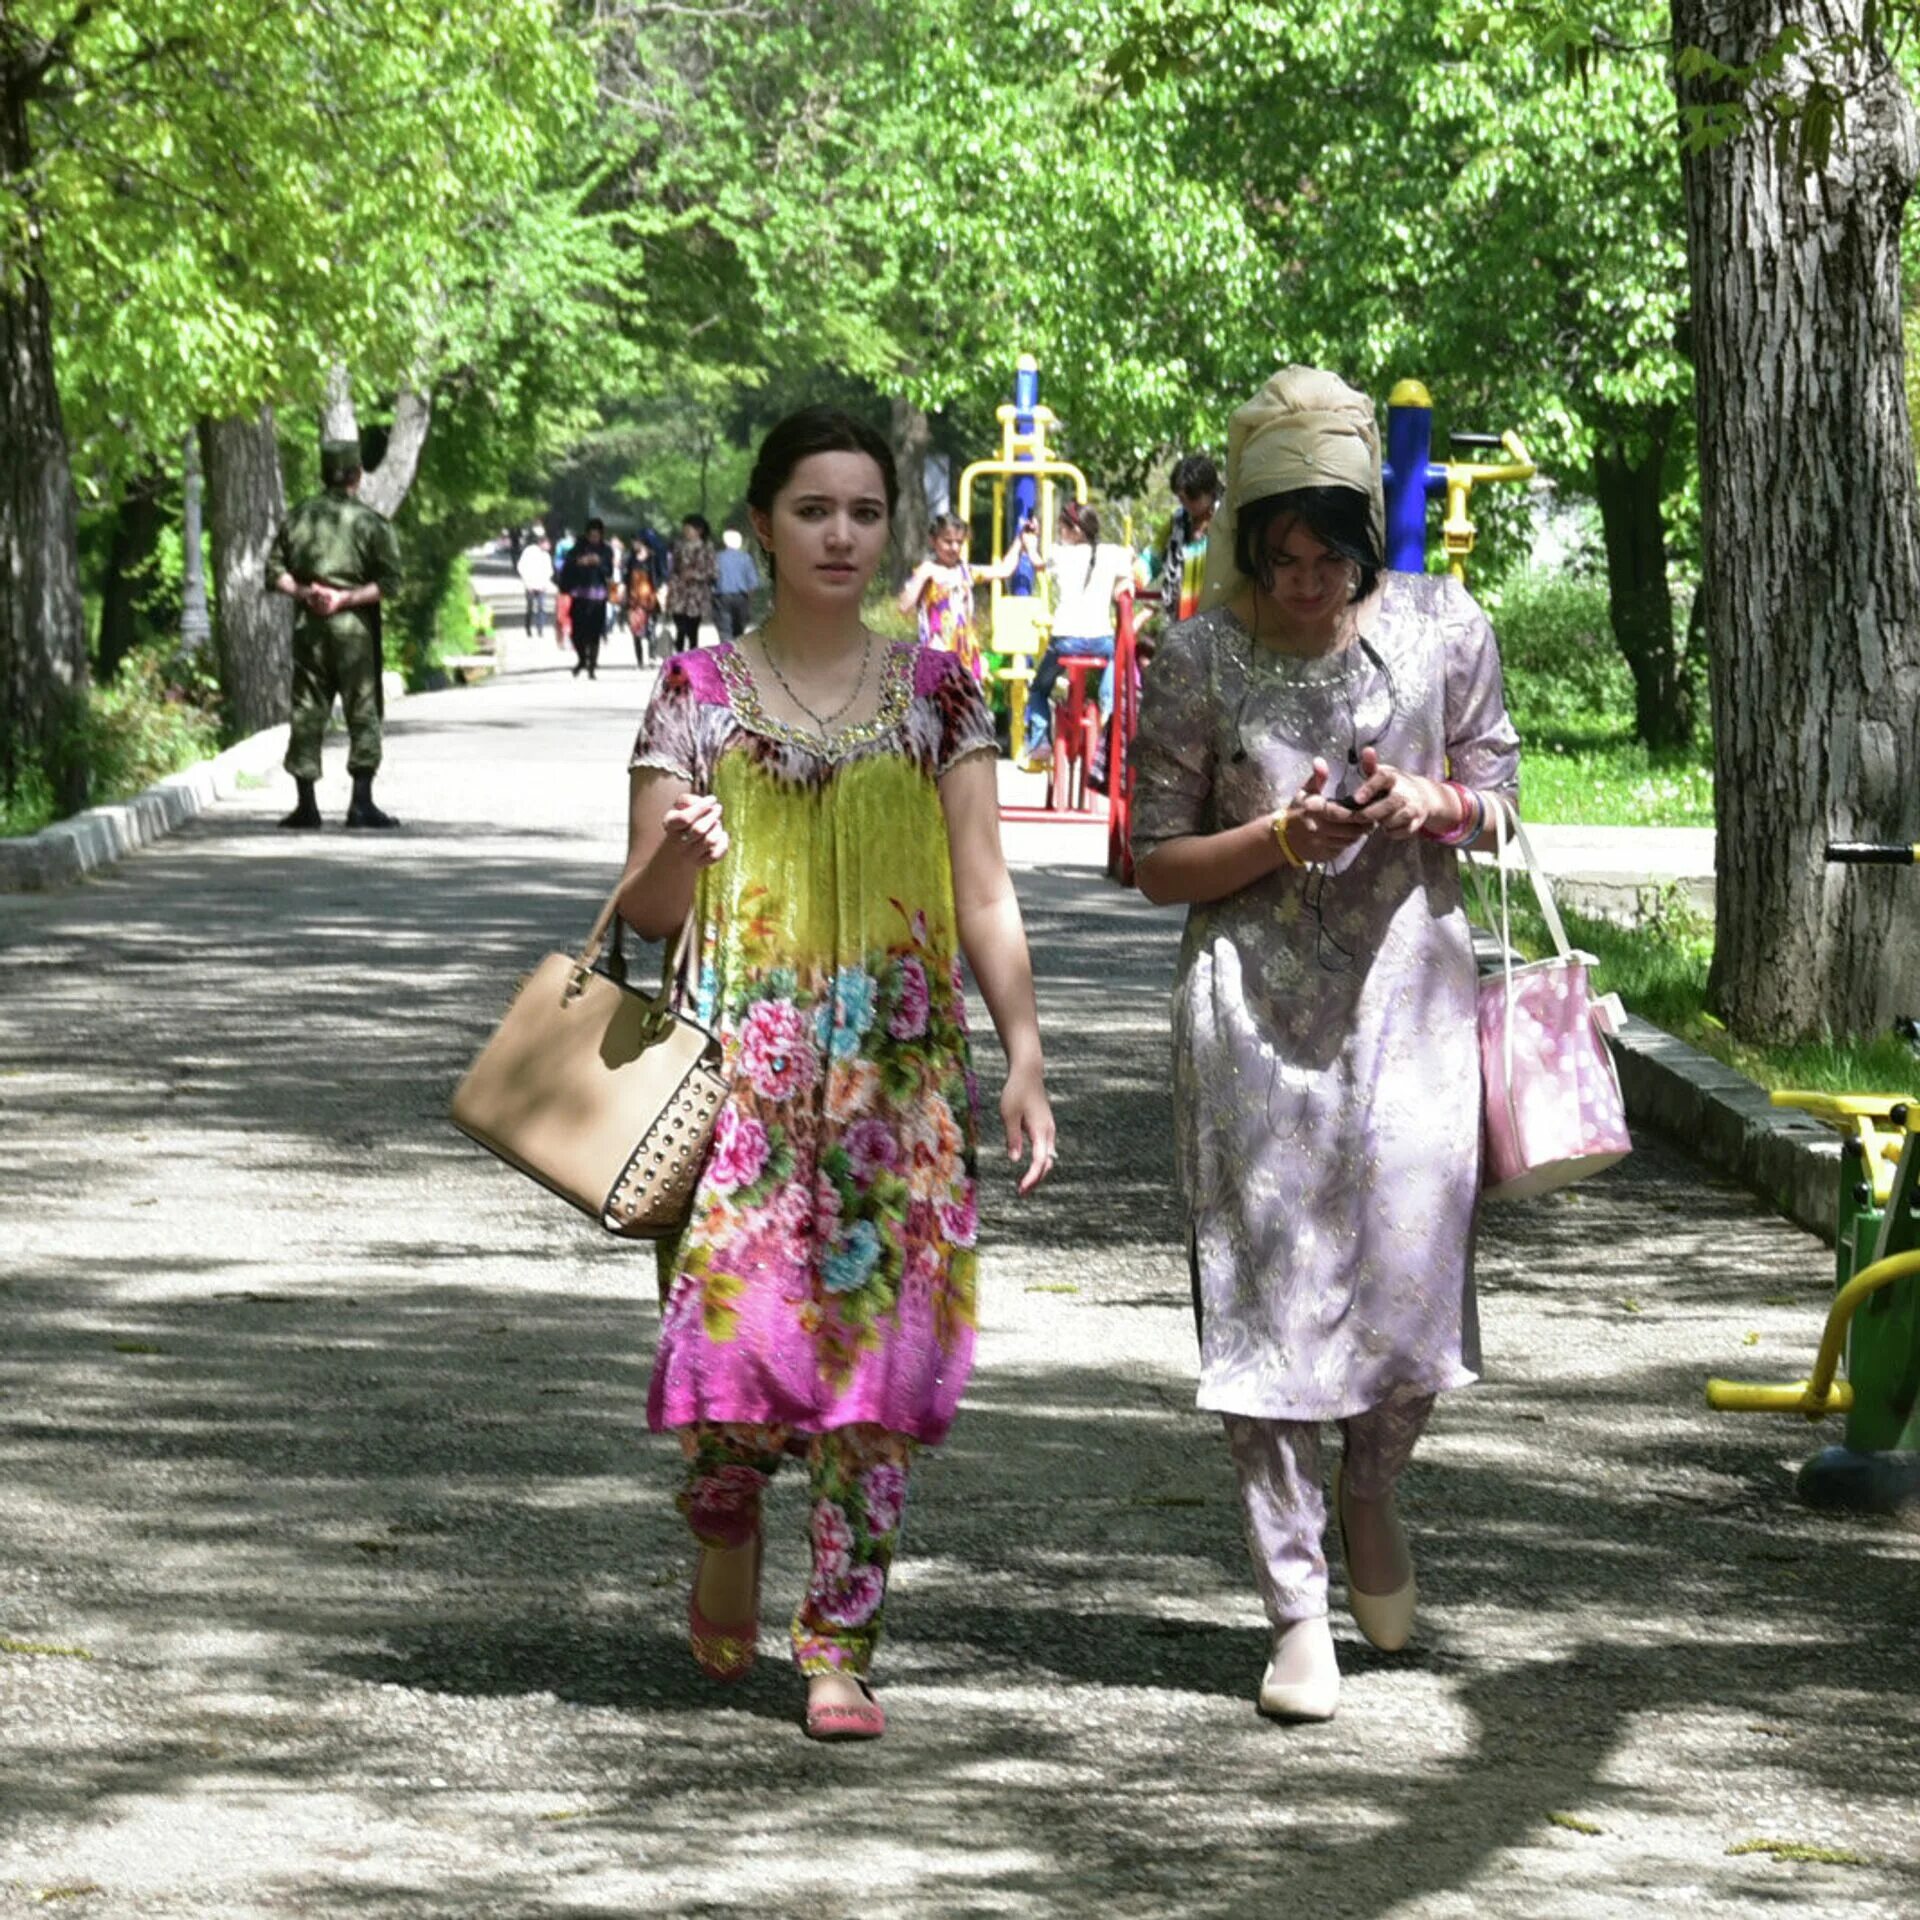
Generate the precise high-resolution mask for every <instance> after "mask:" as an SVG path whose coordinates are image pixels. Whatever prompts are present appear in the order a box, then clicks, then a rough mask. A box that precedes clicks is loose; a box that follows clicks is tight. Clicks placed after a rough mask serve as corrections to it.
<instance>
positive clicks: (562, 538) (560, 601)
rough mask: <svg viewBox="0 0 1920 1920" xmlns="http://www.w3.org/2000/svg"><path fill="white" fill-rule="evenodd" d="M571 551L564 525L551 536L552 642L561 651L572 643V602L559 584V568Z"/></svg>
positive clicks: (570, 542)
mask: <svg viewBox="0 0 1920 1920" xmlns="http://www.w3.org/2000/svg"><path fill="white" fill-rule="evenodd" d="M572 551H573V535H572V534H570V533H569V532H568V531H567V530H566V528H565V527H562V528H561V529H560V531H559V532H558V533H556V534H555V535H554V536H553V573H554V594H553V634H554V639H553V643H554V645H555V646H556V647H558V648H559V649H560V651H561V652H562V653H565V652H566V650H567V649H568V648H569V647H570V646H572V645H573V602H572V601H571V600H570V599H569V598H568V597H567V592H566V589H565V588H564V587H562V586H561V585H560V569H561V568H562V567H564V566H565V565H566V564H567V555H568V554H570V553H571V552H572Z"/></svg>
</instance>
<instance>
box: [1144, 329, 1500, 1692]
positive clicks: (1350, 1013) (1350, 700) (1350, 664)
mask: <svg viewBox="0 0 1920 1920" xmlns="http://www.w3.org/2000/svg"><path fill="white" fill-rule="evenodd" d="M1384 527H1385V509H1384V503H1383V500H1382V496H1381V486H1380V440H1379V431H1378V428H1377V425H1376V423H1375V420H1374V412H1373V402H1372V401H1371V400H1370V399H1368V398H1367V396H1366V395H1365V394H1362V393H1356V392H1355V391H1354V390H1353V389H1352V388H1351V387H1349V386H1347V385H1346V384H1345V383H1344V382H1343V381H1341V380H1338V379H1336V378H1335V377H1334V376H1333V375H1332V374H1330V373H1322V372H1318V371H1316V370H1314V369H1312V368H1307V367H1289V368H1287V369H1285V370H1284V371H1283V372H1281V373H1277V374H1275V375H1274V377H1273V378H1272V379H1271V380H1270V381H1268V383H1267V384H1266V386H1264V387H1263V388H1262V389H1261V390H1260V392H1259V393H1258V394H1257V395H1256V396H1255V397H1254V399H1252V400H1251V401H1249V402H1248V403H1247V405H1245V406H1244V407H1242V408H1240V409H1239V411H1238V412H1236V413H1235V414H1234V416H1233V422H1232V430H1231V437H1230V440H1229V446H1228V457H1227V489H1226V499H1225V503H1224V505H1223V506H1222V508H1221V511H1220V514H1219V517H1218V519H1217V520H1216V522H1215V525H1214V527H1213V530H1212V532H1211V535H1210V538H1209V541H1208V547H1207V572H1206V580H1205V584H1204V587H1203V589H1202V594H1201V601H1202V611H1201V612H1200V614H1199V615H1198V616H1197V617H1196V618H1194V619H1192V620H1188V621H1185V622H1184V623H1182V624H1181V625H1178V626H1176V627H1174V628H1173V630H1172V631H1171V632H1170V633H1168V634H1166V635H1165V636H1164V638H1163V639H1162V640H1161V643H1160V647H1159V650H1158V652H1157V653H1156V654H1155V655H1154V659H1153V665H1152V666H1151V668H1149V670H1148V672H1147V680H1146V689H1145V694H1144V698H1143V702H1142V710H1141V716H1140V731H1139V736H1138V739H1137V741H1136V743H1135V747H1134V756H1135V765H1136V768H1137V784H1136V787H1135V795H1134V820H1133V850H1134V857H1135V861H1136V863H1137V866H1136V871H1137V873H1138V877H1139V883H1140V890H1141V891H1142V892H1143V893H1144V894H1145V895H1146V896H1147V898H1148V899H1149V900H1153V901H1156V902H1159V903H1163V904H1164V903H1169V902H1180V903H1183V904H1185V905H1186V906H1187V907H1188V908H1189V912H1188V915H1187V927H1186V937H1185V939H1184V940H1183V941H1182V943H1181V949H1180V961H1179V968H1178V972H1177V974H1176V978H1175V983H1174V998H1173V1041H1174V1045H1173V1083H1174V1152H1175V1160H1176V1164H1177V1167H1178V1171H1179V1178H1180V1190H1181V1195H1182V1198H1183V1200H1184V1203H1185V1208H1186V1215H1187V1244H1188V1256H1189V1259H1190V1261H1191V1265H1192V1275H1191V1278H1192V1284H1193V1302H1194V1313H1195V1317H1196V1319H1197V1321H1198V1331H1199V1340H1200V1391H1199V1396H1198V1398H1199V1404H1200V1405H1201V1406H1202V1407H1207V1408H1211V1409H1212V1410H1213V1411H1214V1412H1216V1413H1218V1414H1219V1415H1220V1416H1221V1417H1222V1419H1223V1420H1224V1421H1225V1423H1226V1430H1227V1444H1228V1448H1229V1450H1230V1452H1231V1453H1232V1456H1233V1462H1234V1466H1235V1468H1236V1470H1237V1472H1238V1475H1239V1480H1240V1499H1241V1507H1242V1517H1243V1519H1244V1522H1245V1526H1246V1532H1247V1538H1248V1541H1249V1543H1250V1545H1251V1547H1252V1550H1253V1563H1254V1575H1255V1578H1256V1580H1257V1582H1258V1584H1259V1587H1260V1592H1261V1597H1262V1599H1263V1600H1264V1602H1265V1605H1266V1611H1267V1617H1268V1620H1269V1621H1270V1622H1271V1624H1272V1627H1273V1646H1272V1655H1271V1658H1270V1660H1269V1662H1268V1666H1267V1671H1266V1676H1265V1678H1264V1679H1263V1681H1262V1682H1261V1686H1260V1693H1259V1702H1260V1705H1261V1707H1262V1709H1263V1710H1264V1711H1266V1712H1268V1713H1271V1714H1273V1715H1275V1716H1276V1717H1278V1718H1282V1719H1292V1720H1325V1719H1328V1718H1330V1717H1331V1715H1332V1714H1333V1711H1334V1707H1335V1704H1336V1702H1337V1700H1338V1697H1339V1690H1340V1669H1339V1665H1338V1663H1337V1661H1336V1659H1335V1657H1334V1648H1333V1636H1332V1634H1331V1632H1330V1631H1329V1629H1328V1625H1327V1562H1326V1554H1325V1550H1324V1547H1323V1544H1322V1535H1323V1533H1324V1532H1325V1530H1326V1524H1327V1500H1326V1496H1325V1494H1324V1493H1323V1491H1322V1487H1321V1480H1320V1427H1321V1423H1322V1422H1323V1421H1328V1420H1333V1421H1338V1422H1339V1423H1340V1425H1341V1427H1342V1429H1343V1431H1344V1434H1345V1450H1344V1453H1343V1456H1342V1462H1341V1465H1340V1467H1339V1468H1338V1469H1337V1470H1336V1471H1335V1474H1334V1478H1333V1503H1332V1504H1333V1519H1334V1527H1335V1530H1336V1531H1337V1532H1338V1534H1339V1536H1340V1541H1341V1546H1342V1552H1343V1558H1344V1559H1345V1562H1346V1574H1347V1604H1348V1606H1349V1607H1350V1608H1351V1609H1352V1612H1353V1616H1354V1619H1355V1620H1356V1621H1357V1622H1358V1623H1359V1626H1360V1629H1361V1631H1362V1632H1363V1633H1364V1634H1365V1635H1366V1636H1367V1638H1368V1639H1369V1640H1371V1641H1372V1642H1373V1643H1374V1644H1375V1645H1376V1646H1378V1647H1382V1648H1385V1649H1387V1650H1389V1651H1391V1650H1393V1649H1396V1648H1398V1647H1400V1646H1402V1645H1404V1644H1405V1642H1406V1640H1407V1638H1408V1636H1409V1635H1410V1634H1411V1632H1412V1630H1413V1615H1414V1600H1415V1584H1414V1575H1413V1562H1412V1558H1411V1555H1410V1554H1409V1552H1408V1549H1407V1543H1406V1540H1405V1537H1404V1535H1403V1533H1402V1531H1401V1527H1400V1521H1399V1515H1398V1512H1397V1509H1396V1507H1395V1503H1394V1486H1395V1482H1396V1481H1397V1480H1398V1478H1399V1476H1400V1473H1401V1471H1402V1469H1403V1468H1404V1467H1405V1466H1406V1465H1407V1463H1408V1461H1409V1460H1410V1459H1411V1457H1412V1454H1413V1449H1414V1445H1415V1442H1416V1441H1417V1440H1418V1439H1419V1437H1420V1433H1421V1431H1422V1429H1423V1428H1424V1427H1425V1426H1426V1423H1427V1418H1428V1416H1429V1414H1430V1413H1431V1412H1432V1410H1433V1403H1434V1396H1435V1395H1436V1394H1438V1393H1442V1392H1444V1391H1446V1390H1447V1389H1449V1388H1452V1387H1459V1386H1465V1385H1467V1384H1468V1383H1469V1382H1471V1381H1472V1380H1473V1379H1474V1378H1475V1377H1476V1373H1475V1370H1476V1369H1477V1367H1478V1366H1479V1335H1478V1322H1477V1317H1476V1314H1475V1309H1474V1297H1473V1240H1474V1225H1475V1219H1476V1207H1477V1201H1478V1195H1479V1185H1480V1051H1479V1045H1478V1037H1477V1028H1476V1020H1475V998H1476V983H1475V969H1474V958H1473V942H1472V938H1471V935H1470V933H1469V929H1468V926H1467V919H1466V915H1465V913H1464V912H1463V911H1462V909H1461V902H1460V878H1459V870H1458V869H1459V859H1458V855H1459V852H1460V850H1461V849H1463V848H1466V847H1470V846H1474V845H1477V844H1478V843H1479V840H1480V837H1481V835H1482V833H1483V832H1484V831H1485V828H1486V822H1487V819H1488V817H1489V812H1490V809H1491V808H1493V807H1495V806H1501V805H1508V804H1510V803H1511V802H1512V800H1513V797H1514V793H1515V790H1516V787H1517V783H1518V779H1519V764H1520V759H1519V741H1518V739H1517V737H1516V735H1515V733H1514V730H1513V723H1512V722H1511V721H1510V720H1509V719H1508V717H1507V710H1506V704H1505V700H1504V698H1503V696H1502V692H1501V680H1500V656H1499V652H1498V649H1497V648H1496V647H1495V645H1494V639H1493V630H1492V628H1491V627H1490V626H1489V625H1488V624H1487V619H1486V616H1485V615H1484V614H1483V613H1482V612H1481V611H1480V609H1479V608H1478V607H1477V606H1475V605H1474V603H1473V601H1472V600H1471V599H1469V598H1468V596H1467V591H1466V589H1465V588H1464V587H1462V586H1461V585H1460V584H1459V583H1458V582H1457V581H1455V580H1453V579H1452V578H1451V577H1449V576H1448V575H1445V574H1415V573H1387V572H1383V571H1382V561H1381V550H1382V542H1383V532H1384ZM1487 837H1488V838H1489V839H1491V837H1492V836H1491V834H1488V835H1487Z"/></svg>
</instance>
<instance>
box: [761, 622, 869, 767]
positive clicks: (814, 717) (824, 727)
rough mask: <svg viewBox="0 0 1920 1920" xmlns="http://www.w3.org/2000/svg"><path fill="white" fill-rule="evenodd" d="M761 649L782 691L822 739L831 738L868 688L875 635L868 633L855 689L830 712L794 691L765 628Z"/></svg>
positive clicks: (855, 681)
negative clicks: (815, 707)
mask: <svg viewBox="0 0 1920 1920" xmlns="http://www.w3.org/2000/svg"><path fill="white" fill-rule="evenodd" d="M760 651H761V652H762V653H763V654H765V655H766V657H767V665H768V666H770V667H771V668H772V669H773V677H774V679H775V680H777V681H778V682H779V683H780V691H781V692H782V693H784V694H785V695H786V696H787V698H788V699H789V700H791V701H792V702H793V704H794V705H795V706H796V707H798V708H799V709H800V711H801V712H802V713H804V714H805V715H806V716H807V718H808V719H809V720H811V721H812V722H813V724H814V726H815V727H816V728H817V729H818V731H819V734H820V738H821V739H822V740H830V739H832V737H833V729H834V727H835V725H836V724H837V723H838V722H839V721H840V720H841V719H842V717H843V716H844V715H846V714H847V713H848V712H849V711H851V709H852V707H853V704H854V702H855V701H856V700H858V699H859V698H860V695H861V693H862V692H863V691H864V690H865V688H866V684H867V668H868V667H869V666H871V665H872V664H873V635H872V633H871V632H869V633H868V634H867V644H866V650H865V651H864V652H863V653H862V654H861V656H860V672H859V674H858V675H857V676H856V677H855V679H854V683H853V691H852V692H851V693H850V694H848V695H847V697H846V698H845V699H844V700H842V701H841V702H840V704H839V705H838V706H837V707H835V708H834V710H833V711H832V712H831V713H828V714H820V713H815V712H814V710H813V709H812V708H811V707H810V706H808V705H807V703H806V702H805V701H804V700H802V699H801V698H800V696H799V695H798V694H797V693H795V692H794V690H793V683H792V682H791V681H790V680H789V679H788V678H787V676H786V675H785V674H784V673H782V672H781V671H780V662H779V661H778V660H777V659H775V658H774V652H773V648H772V647H771V646H769V645H768V644H767V636H766V633H765V632H764V630H763V631H762V633H761V635H760Z"/></svg>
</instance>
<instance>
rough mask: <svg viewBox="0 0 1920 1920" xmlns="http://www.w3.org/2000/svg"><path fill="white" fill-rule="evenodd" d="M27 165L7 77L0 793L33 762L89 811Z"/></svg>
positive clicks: (78, 636) (83, 662) (80, 641)
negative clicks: (22, 213)
mask: <svg viewBox="0 0 1920 1920" xmlns="http://www.w3.org/2000/svg"><path fill="white" fill-rule="evenodd" d="M31 161H32V149H31V146H30V144H29V141H28V134H27V82H26V80H25V78H24V77H23V76H20V75H18V74H16V73H15V72H14V71H13V70H11V69H7V70H5V71H4V72H0V168H4V171H5V175H6V177H7V180H8V183H9V189H10V190H9V192H8V196H7V197H8V199H9V201H10V202H11V203H12V204H13V206H14V207H15V208H21V207H24V208H25V209H26V218H25V221H24V223H23V225H22V227H21V228H20V229H19V231H18V232H17V234H16V235H15V238H16V240H17V241H18V245H17V246H15V247H12V248H10V249H8V250H7V251H5V252H0V558H4V560H5V566H4V568H0V787H3V788H4V790H5V791H6V792H8V793H12V792H13V790H14V788H15V785H16V783H17V782H18V780H19V777H20V775H21V773H22V772H23V771H24V770H25V768H26V766H27V765H29V764H32V763H37V764H38V765H40V766H41V767H42V768H43V769H44V770H45V772H46V776H47V781H48V784H49V785H50V786H51V787H52V789H53V798H54V802H55V804H56V805H57V806H58V807H59V808H60V810H61V811H62V812H63V813H71V812H74V811H77V810H78V809H79V808H81V807H84V806H85V805H86V804H87V764H86V760H85V758H84V756H83V755H82V754H81V753H79V752H78V751H77V750H76V749H77V746H78V742H77V740H76V737H75V727H76V723H77V721H78V718H79V715H80V712H81V709H82V707H83V704H84V702H85V699H86V692H87V630H86V613H85V610H84V608H83V607H82V605H81V601H80V551H79V510H78V506H77V503H76V502H75V499H74V493H73V468H72V465H71V463H70V461H69V459H68V456H67V432H66V426H65V423H64V422H63V421H62V420H61V417H60V393H59V388H58V387H57V386H56V384H55V381H54V372H53V320H52V312H51V308H50V305H49V302H48V299H47V284H46V281H45V280H44V279H43V278H42V276H41V236H40V223H39V218H38V215H37V214H36V213H35V212H34V211H33V205H32V201H31V198H30V197H26V196H22V195H20V193H19V188H18V183H19V182H20V181H21V179H22V177H23V176H24V175H25V174H26V173H27V171H28V168H29V166H30V164H31Z"/></svg>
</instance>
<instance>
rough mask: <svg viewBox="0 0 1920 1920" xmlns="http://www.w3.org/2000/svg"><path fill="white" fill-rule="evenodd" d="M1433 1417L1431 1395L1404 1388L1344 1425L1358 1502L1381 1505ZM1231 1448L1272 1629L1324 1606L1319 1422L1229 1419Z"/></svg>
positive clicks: (1350, 1481) (1347, 1468)
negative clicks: (1379, 1501) (1364, 1501)
mask: <svg viewBox="0 0 1920 1920" xmlns="http://www.w3.org/2000/svg"><path fill="white" fill-rule="evenodd" d="M1432 1412H1433V1395H1432V1394H1430V1393H1420V1392H1417V1391H1415V1390H1413V1389H1410V1388H1405V1387H1403V1388H1400V1389H1398V1390H1396V1391H1395V1392H1394V1393H1392V1394H1391V1395H1389V1396H1388V1398H1387V1399H1386V1400H1385V1401H1384V1402H1383V1403H1382V1404H1381V1405H1379V1406H1377V1407H1370V1408H1368V1410H1367V1411H1366V1412H1365V1413H1361V1414H1356V1415H1355V1416H1354V1417H1353V1418H1352V1419H1351V1420H1343V1421H1341V1423H1340V1426H1341V1430H1342V1432H1343V1433H1344V1435H1345V1437H1346V1453H1345V1455H1344V1456H1343V1459H1342V1466H1341V1472H1342V1474H1343V1476H1344V1478H1345V1482H1346V1485H1347V1487H1348V1489H1349V1490H1350V1491H1351V1492H1352V1494H1353V1497H1354V1498H1355V1499H1356V1500H1384V1499H1385V1498H1386V1496H1387V1495H1388V1494H1389V1493H1391V1492H1392V1491H1393V1483H1394V1482H1395V1481H1396V1480H1398V1479H1399V1477H1400V1475H1401V1473H1402V1472H1403V1471H1405V1468H1406V1465H1407V1462H1408V1461H1409V1460H1411V1459H1412V1458H1413V1449H1414V1445H1415V1443H1416V1442H1417V1441H1418V1440H1419V1438H1420V1435H1421V1433H1422V1431H1423V1430H1424V1429H1425V1427H1426V1424H1427V1419H1428V1416H1429V1415H1430V1414H1431V1413H1432ZM1225 1419H1226V1426H1227V1447H1228V1449H1229V1451H1230V1452H1231V1453H1232V1455H1233V1464H1234V1467H1235V1468H1236V1469H1237V1471H1238V1473H1239V1476H1240V1508H1241V1515H1242V1518H1243V1519H1244V1520H1245V1522H1246V1529H1247V1547H1248V1550H1249V1551H1250V1552H1251V1553H1252V1555H1253V1575H1254V1579H1255V1580H1256V1581H1257V1582H1258V1584H1259V1587H1260V1598H1261V1600H1262V1601H1263V1602H1265V1604H1266V1609H1267V1618H1268V1619H1269V1620H1270V1621H1272V1623H1273V1624H1274V1626H1275V1627H1284V1626H1290V1625H1291V1624H1292V1623H1293V1622H1294V1621H1296V1620H1312V1619H1315V1618H1316V1617H1318V1616H1319V1615H1321V1614H1323V1613H1325V1612H1326V1610H1327V1555H1326V1549H1325V1548H1324V1546H1323V1545H1322V1544H1321V1536H1322V1535H1323V1534H1324V1533H1325V1532H1326V1530H1327V1496H1326V1493H1325V1491H1324V1490H1323V1489H1322V1486H1321V1483H1320V1423H1319V1422H1318V1421H1317V1420H1256V1419H1252V1418H1250V1417H1248V1416H1246V1415H1244V1414H1237V1413H1230V1414H1227V1415H1226V1416H1225Z"/></svg>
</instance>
